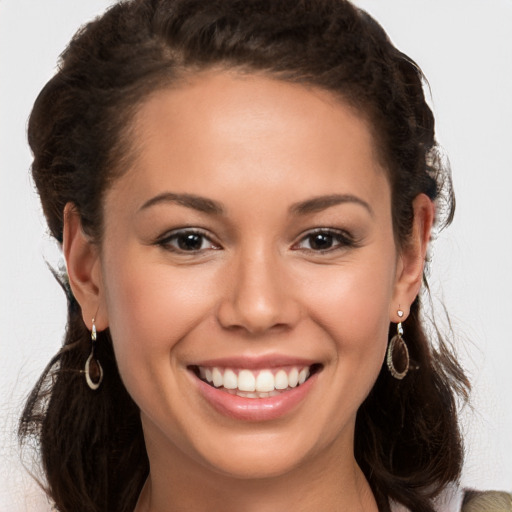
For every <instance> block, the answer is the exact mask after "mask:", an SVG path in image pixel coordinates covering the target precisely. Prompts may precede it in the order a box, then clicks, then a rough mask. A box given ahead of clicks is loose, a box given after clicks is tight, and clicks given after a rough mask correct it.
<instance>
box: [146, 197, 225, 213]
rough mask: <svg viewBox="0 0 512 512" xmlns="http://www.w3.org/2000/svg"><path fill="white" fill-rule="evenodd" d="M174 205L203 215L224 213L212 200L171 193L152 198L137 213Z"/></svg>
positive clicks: (218, 204)
mask: <svg viewBox="0 0 512 512" xmlns="http://www.w3.org/2000/svg"><path fill="white" fill-rule="evenodd" d="M162 203H163V204H165V203H174V204H179V205H180V206H185V207H187V208H192V209H193V210H197V211H200V212H203V213H209V214H212V215H221V214H223V213H224V209H223V208H222V205H221V204H220V203H218V202H217V201H213V200H212V199H207V198H206V197H201V196H196V195H194V194H175V193H173V192H163V193H162V194H158V195H157V196H155V197H152V198H151V199H149V200H148V201H146V202H145V203H144V204H143V205H142V206H141V207H140V208H139V211H142V210H146V209H147V208H151V207H152V206H155V205H157V204H162Z"/></svg>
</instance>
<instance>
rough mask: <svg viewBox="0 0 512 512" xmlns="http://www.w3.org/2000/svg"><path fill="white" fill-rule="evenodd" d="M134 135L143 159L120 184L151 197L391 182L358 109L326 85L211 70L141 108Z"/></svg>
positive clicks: (299, 191)
mask: <svg viewBox="0 0 512 512" xmlns="http://www.w3.org/2000/svg"><path fill="white" fill-rule="evenodd" d="M132 133H133V140H134V145H135V150H136V158H135V160H134V164H133V166H132V168H131V169H130V170H129V171H128V173H127V176H126V177H125V178H123V179H122V180H121V181H123V180H124V181H125V183H129V182H130V181H131V182H137V185H136V187H137V189H138V191H139V192H141V193H142V192H144V193H145V194H146V195H151V194H156V193H159V192H161V190H162V188H169V189H171V190H173V191H176V192H197V191H201V192H205V191H208V193H211V194H213V195H216V194H219V195H222V193H223V192H225V191H226V190H227V189H232V188H238V190H239V192H240V193H243V192H244V191H246V192H247V193H251V192H253V191H255V190H259V191H260V192H261V191H262V189H261V186H262V185H266V186H268V187H270V188H271V187H272V186H273V187H274V188H275V189H281V193H282V191H283V190H286V191H287V193H289V194H290V195H295V196H297V195H308V194H309V195H315V194H317V195H321V194H326V193H333V192H339V193H346V192H349V193H354V192H359V193H360V194H372V193H373V192H378V191H379V190H380V191H382V185H383V183H384V185H386V186H387V179H386V173H385V172H383V170H382V168H381V166H380V164H379V160H378V158H377V155H376V153H377V151H376V144H375V141H374V139H373V136H372V132H371V130H370V128H369V125H368V122H367V120H366V119H365V118H364V117H363V116H362V115H360V113H359V112H358V111H357V110H356V109H355V108H352V107H351V106H349V105H348V104H347V103H344V102H343V101H342V100H340V99H339V98H337V97H335V96H334V95H333V94H331V93H329V92H327V91H325V90H322V89H319V88H315V87H306V86H304V85H300V84H293V83H289V82H285V81H280V80H276V79H273V78H269V77H265V76H261V75H243V74H237V73H234V72H205V73H202V74H200V75H196V76H194V77H192V78H191V79H190V80H188V81H187V82H186V83H182V84H181V85H180V86H178V87H175V88H168V89H163V90H159V91H157V92H155V93H154V94H152V95H151V97H150V98H148V99H147V100H146V101H145V102H144V103H143V104H142V105H141V106H140V108H139V110H138V112H137V114H136V116H135V118H134V130H133V132H132ZM383 180H384V182H383ZM344 189H352V190H344ZM372 191H373V192H372ZM203 195H204V194H203Z"/></svg>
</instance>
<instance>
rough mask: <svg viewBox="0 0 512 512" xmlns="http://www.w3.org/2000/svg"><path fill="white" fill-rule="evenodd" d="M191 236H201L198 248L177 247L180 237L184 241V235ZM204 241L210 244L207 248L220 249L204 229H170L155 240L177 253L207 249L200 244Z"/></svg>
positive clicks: (194, 252) (197, 251) (192, 252)
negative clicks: (173, 243) (174, 243)
mask: <svg viewBox="0 0 512 512" xmlns="http://www.w3.org/2000/svg"><path fill="white" fill-rule="evenodd" d="M193 236H197V237H201V247H200V248H199V249H192V250H186V249H183V248H181V247H179V241H180V239H182V241H185V238H186V237H193ZM173 241H174V242H176V244H177V245H178V246H174V245H172V242H173ZM206 241H208V242H209V244H210V245H211V247H209V248H208V249H211V250H217V249H220V246H219V245H217V244H215V242H213V241H212V240H211V238H210V237H209V236H208V235H207V234H206V233H205V232H204V231H202V230H200V229H197V228H194V229H178V230H175V231H171V232H170V233H167V234H166V235H164V236H163V237H162V238H160V239H159V240H158V241H157V244H158V245H160V246H161V247H163V248H164V249H166V250H168V251H170V252H175V253H178V254H198V253H200V252H203V251H205V250H208V249H205V248H202V245H203V244H204V243H205V242H206Z"/></svg>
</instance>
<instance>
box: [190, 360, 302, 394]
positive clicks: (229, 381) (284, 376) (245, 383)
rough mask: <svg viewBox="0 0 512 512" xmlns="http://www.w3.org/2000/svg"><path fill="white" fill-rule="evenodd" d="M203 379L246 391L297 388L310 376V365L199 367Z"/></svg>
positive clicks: (220, 385) (215, 384) (216, 384)
mask: <svg viewBox="0 0 512 512" xmlns="http://www.w3.org/2000/svg"><path fill="white" fill-rule="evenodd" d="M199 374H200V376H201V378H202V379H204V380H206V381H207V382H209V383H210V384H213V385H214V386H215V387H216V388H220V387H224V388H225V389H237V390H239V391H245V392H254V391H256V392H262V393H264V392H272V391H274V390H284V389H287V388H295V387H297V386H298V385H299V384H303V383H304V382H305V380H306V379H307V378H308V377H309V367H302V368H301V367H296V366H294V367H291V368H286V369H284V368H282V369H278V370H276V369H274V370H270V369H268V370H267V369H265V370H257V371H253V370H247V369H244V370H232V369H229V368H218V367H216V366H214V367H212V368H206V367H199Z"/></svg>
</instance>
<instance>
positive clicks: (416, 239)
mask: <svg viewBox="0 0 512 512" xmlns="http://www.w3.org/2000/svg"><path fill="white" fill-rule="evenodd" d="M413 211H414V220H413V225H412V231H411V235H410V238H409V240H408V241H407V242H406V243H405V245H404V247H402V249H401V252H400V254H399V257H398V263H397V273H396V280H395V288H394V293H393V299H392V301H391V305H390V311H389V315H390V321H391V322H394V323H398V322H403V321H404V320H405V319H406V318H407V317H408V316H409V311H410V306H411V304H412V303H413V302H414V299H416V297H417V295H418V293H419V291H420V288H421V284H422V281H423V269H424V266H425V257H426V254H427V248H428V244H429V241H430V234H431V231H432V225H433V223H434V214H435V208H434V203H433V202H432V201H431V199H430V198H429V197H428V196H426V195H425V194H419V195H418V196H417V197H416V198H415V199H414V201H413ZM399 309H401V310H402V311H403V312H404V315H403V316H402V317H399V316H398V313H397V311H398V310H399Z"/></svg>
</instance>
